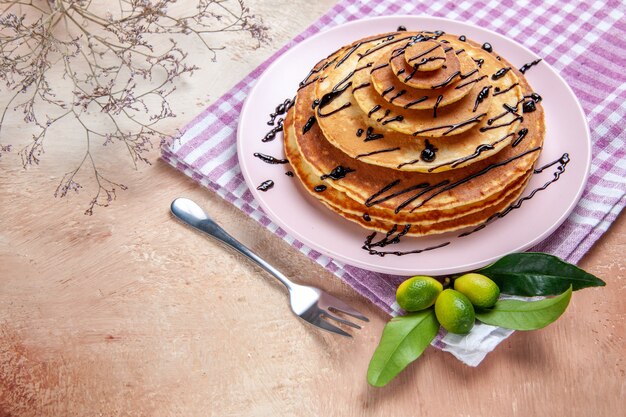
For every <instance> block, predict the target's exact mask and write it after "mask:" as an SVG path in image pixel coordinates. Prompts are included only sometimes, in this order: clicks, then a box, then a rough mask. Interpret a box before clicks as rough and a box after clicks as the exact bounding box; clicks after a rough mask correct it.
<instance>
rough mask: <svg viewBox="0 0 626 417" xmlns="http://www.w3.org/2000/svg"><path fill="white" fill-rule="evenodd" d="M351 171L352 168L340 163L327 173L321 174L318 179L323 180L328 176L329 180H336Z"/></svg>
mask: <svg viewBox="0 0 626 417" xmlns="http://www.w3.org/2000/svg"><path fill="white" fill-rule="evenodd" d="M351 172H354V170H353V169H352V168H348V167H344V166H342V165H337V166H336V167H335V168H333V170H332V171H330V172H329V173H328V174H324V175H322V176H321V177H320V180H325V179H327V178H330V179H331V180H335V181H337V180H340V179H342V178H345V176H346V175H348V174H349V173H351Z"/></svg>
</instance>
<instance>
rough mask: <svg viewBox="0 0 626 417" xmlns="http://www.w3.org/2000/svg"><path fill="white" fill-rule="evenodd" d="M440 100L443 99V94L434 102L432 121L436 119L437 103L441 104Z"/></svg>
mask: <svg viewBox="0 0 626 417" xmlns="http://www.w3.org/2000/svg"><path fill="white" fill-rule="evenodd" d="M442 99H443V94H439V97H437V101H436V102H435V105H434V106H433V119H436V118H437V108H438V107H439V103H441V100H442Z"/></svg>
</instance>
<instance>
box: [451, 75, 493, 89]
mask: <svg viewBox="0 0 626 417" xmlns="http://www.w3.org/2000/svg"><path fill="white" fill-rule="evenodd" d="M485 78H487V76H486V75H482V76H480V77H478V78H474V79H473V80H469V81H466V82H464V83H462V84H459V85H457V86H456V87H454V89H455V90H458V89H459V88H463V87H465V86H467V85H470V84H474V83H477V82H478V81H481V80H484V79H485Z"/></svg>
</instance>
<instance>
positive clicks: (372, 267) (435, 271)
mask: <svg viewBox="0 0 626 417" xmlns="http://www.w3.org/2000/svg"><path fill="white" fill-rule="evenodd" d="M402 19H404V20H407V19H410V20H412V21H419V20H425V21H428V23H432V22H433V21H434V22H441V23H442V24H446V23H447V24H450V23H452V24H454V25H461V26H465V27H468V28H471V29H473V30H478V31H481V32H484V33H486V34H488V35H490V36H495V37H496V38H498V39H500V40H503V41H504V42H512V43H514V44H515V45H516V46H518V47H520V48H522V49H523V50H524V52H526V53H527V54H529V55H530V56H532V57H534V58H535V59H537V58H540V59H541V60H542V61H543V62H544V64H545V67H546V68H547V69H548V70H549V71H551V72H552V73H553V75H555V76H556V77H557V78H558V79H559V80H560V82H561V83H562V84H563V85H564V86H565V88H566V90H567V92H568V93H569V94H570V96H571V97H572V98H573V103H574V104H575V106H576V109H577V110H578V114H577V115H576V117H577V118H579V119H580V120H581V121H582V122H583V125H584V132H583V134H584V143H585V145H586V146H585V148H586V153H585V156H586V161H585V162H584V178H583V181H581V182H580V183H579V184H578V189H577V190H576V193H575V197H574V198H573V199H572V200H571V201H570V204H569V206H568V207H567V209H566V210H564V211H562V213H561V215H560V216H559V217H558V218H557V219H556V220H555V221H553V223H552V225H551V226H550V227H548V228H546V229H545V230H544V231H543V232H542V233H541V234H539V235H538V236H536V237H535V238H534V239H532V240H530V241H528V242H525V243H523V244H521V245H518V246H516V248H515V249H513V250H510V251H508V252H507V253H506V254H508V253H518V252H522V251H525V250H526V249H528V248H530V247H532V246H535V245H537V244H539V243H540V242H542V241H544V240H545V239H546V238H548V237H549V236H550V235H551V234H552V233H554V232H555V231H556V229H558V228H559V227H560V226H561V225H562V224H563V223H564V222H565V220H566V219H567V218H568V217H569V216H570V214H571V213H572V212H573V210H574V209H575V207H576V205H577V204H578V202H579V201H580V199H581V197H582V195H583V193H584V190H585V188H586V185H587V182H588V180H589V174H590V171H591V160H592V141H591V131H590V128H589V123H588V120H587V116H586V114H585V112H584V109H583V108H582V105H581V103H580V100H579V99H578V97H577V96H576V94H575V93H574V91H573V90H572V88H571V86H570V85H569V84H568V83H567V81H566V80H565V79H564V78H563V77H562V76H561V75H560V74H559V73H558V72H557V71H556V70H555V69H554V68H553V67H552V65H550V64H549V63H548V62H547V61H546V60H545V59H544V58H543V57H541V56H539V55H537V54H536V53H535V52H533V51H532V50H530V49H529V48H528V47H526V46H525V45H523V44H521V43H519V42H517V41H516V40H515V39H512V38H509V37H507V36H505V35H502V34H500V33H498V32H495V31H493V30H491V29H487V28H483V27H479V26H475V25H473V24H470V23H466V22H461V21H458V20H454V19H449V18H444V17H437V16H429V15H423V14H420V15H406V14H402V15H385V16H374V17H366V18H361V19H355V20H350V21H347V22H345V23H341V24H338V25H336V26H333V27H331V28H328V29H325V30H321V31H319V32H317V33H315V34H313V35H311V36H309V37H306V38H305V39H303V40H302V41H300V42H298V43H297V44H295V45H293V46H291V47H289V48H288V49H287V50H286V51H284V52H283V53H282V54H280V55H279V56H278V57H276V59H275V60H274V61H273V62H272V63H270V65H268V67H267V68H266V69H265V70H264V71H263V73H262V74H261V75H260V76H259V77H258V79H257V80H256V81H255V83H254V85H253V86H252V88H251V89H250V91H249V92H248V93H247V96H246V98H245V100H244V103H243V106H242V109H241V112H240V115H239V120H238V122H237V132H236V141H237V159H238V162H239V166H240V168H241V172H242V175H243V177H244V180H245V182H246V185H247V187H248V188H249V190H250V192H251V194H252V196H253V197H254V199H255V200H256V201H257V203H258V204H259V206H260V207H261V209H262V211H263V213H265V214H266V215H267V216H268V217H269V218H270V219H271V220H272V221H273V222H274V223H276V224H277V225H278V226H279V227H280V228H282V229H283V230H285V232H287V233H288V234H289V235H291V236H292V237H294V238H295V239H297V240H298V241H300V242H302V243H303V244H305V245H307V246H308V247H309V248H311V249H313V250H315V251H317V252H319V253H322V254H324V255H326V256H328V257H329V258H331V259H333V260H337V261H340V262H342V263H345V264H346V265H351V266H353V267H356V268H361V269H365V270H367V271H371V272H378V273H384V274H395V275H401V276H410V275H414V274H416V273H424V274H430V275H435V276H437V275H445V274H452V273H458V272H463V271H469V270H475V269H477V268H480V267H483V266H485V265H489V264H491V263H493V262H495V261H496V260H498V259H500V258H501V257H502V256H505V255H506V254H503V255H497V256H489V257H486V258H482V259H481V260H478V261H475V262H469V263H465V264H463V265H455V266H454V267H452V268H451V267H445V266H443V267H439V268H430V269H423V270H418V269H417V268H416V269H414V270H411V271H408V270H406V268H394V267H389V266H382V267H381V266H377V265H376V264H375V263H363V262H359V261H355V260H353V259H349V258H347V257H345V256H343V255H342V254H338V253H330V252H331V251H328V250H326V249H325V248H323V247H320V246H321V245H319V244H317V243H316V242H315V241H313V240H311V239H310V238H308V237H307V236H305V235H303V234H302V233H301V232H299V231H297V230H295V229H293V228H292V227H291V226H289V225H287V224H285V223H284V222H283V221H282V220H281V219H280V216H278V215H277V214H276V213H274V211H273V210H272V209H271V207H269V206H268V205H267V204H265V202H264V200H263V198H261V192H260V191H259V190H256V187H254V185H253V183H252V179H251V178H250V176H249V171H248V169H246V168H247V165H246V159H245V158H244V157H243V156H242V155H243V151H242V149H241V147H242V143H243V142H244V140H243V139H242V138H241V130H242V129H241V127H242V125H243V123H244V121H245V120H246V116H247V114H248V112H249V111H250V107H251V105H250V97H252V96H253V93H254V91H255V90H256V89H257V87H258V86H259V85H261V84H262V81H263V80H264V78H266V77H268V76H269V74H270V73H271V72H272V71H273V70H274V68H275V67H277V66H279V65H281V64H282V62H283V61H284V60H286V59H287V58H288V57H289V55H290V54H291V53H292V52H293V51H294V50H296V49H299V48H303V47H306V45H307V44H308V43H311V42H314V41H315V40H316V39H317V38H319V37H322V36H332V32H338V31H343V30H346V28H349V27H350V26H354V25H360V24H364V23H366V22H371V21H384V20H389V21H398V20H402ZM402 24H406V22H403V23H402ZM490 43H493V41H490ZM581 141H582V139H581ZM364 230H365V229H364ZM372 258H373V259H377V258H374V256H372ZM416 264H417V263H416Z"/></svg>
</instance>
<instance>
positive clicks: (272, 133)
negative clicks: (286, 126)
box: [261, 117, 285, 142]
mask: <svg viewBox="0 0 626 417" xmlns="http://www.w3.org/2000/svg"><path fill="white" fill-rule="evenodd" d="M284 121H285V119H283V118H282V117H281V118H280V119H278V121H277V125H276V126H274V127H273V128H272V129H271V130H270V131H269V132H267V133H266V134H265V136H264V137H263V139H261V142H269V141H272V140H274V139H275V138H276V134H277V133H278V132H282V130H283V122H284Z"/></svg>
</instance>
